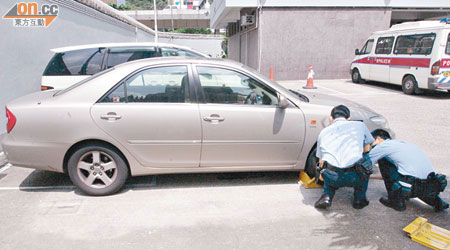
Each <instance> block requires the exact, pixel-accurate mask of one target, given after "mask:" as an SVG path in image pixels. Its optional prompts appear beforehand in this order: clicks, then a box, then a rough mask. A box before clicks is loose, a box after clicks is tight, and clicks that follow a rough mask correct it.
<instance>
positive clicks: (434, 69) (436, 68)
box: [431, 60, 441, 76]
mask: <svg viewBox="0 0 450 250" xmlns="http://www.w3.org/2000/svg"><path fill="white" fill-rule="evenodd" d="M440 66H441V60H439V61H436V62H435V63H434V64H433V66H431V75H432V76H434V75H437V74H439V69H440Z"/></svg>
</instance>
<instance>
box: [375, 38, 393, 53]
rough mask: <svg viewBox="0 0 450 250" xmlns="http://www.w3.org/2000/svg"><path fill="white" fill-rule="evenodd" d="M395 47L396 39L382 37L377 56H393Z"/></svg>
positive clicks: (379, 40) (378, 42)
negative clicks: (393, 47)
mask: <svg viewBox="0 0 450 250" xmlns="http://www.w3.org/2000/svg"><path fill="white" fill-rule="evenodd" d="M393 45H394V37H393V36H392V37H380V38H378V41H377V47H376V48H375V54H391V50H392V46H393Z"/></svg>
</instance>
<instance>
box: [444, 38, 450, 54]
mask: <svg viewBox="0 0 450 250" xmlns="http://www.w3.org/2000/svg"><path fill="white" fill-rule="evenodd" d="M445 54H447V55H450V34H448V38H447V47H445Z"/></svg>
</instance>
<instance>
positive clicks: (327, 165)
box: [325, 162, 355, 173]
mask: <svg viewBox="0 0 450 250" xmlns="http://www.w3.org/2000/svg"><path fill="white" fill-rule="evenodd" d="M325 168H328V169H329V170H331V171H334V172H341V173H346V172H354V171H355V167H354V166H351V167H349V168H338V167H335V166H333V165H331V164H330V163H328V162H325Z"/></svg>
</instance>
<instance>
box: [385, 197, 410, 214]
mask: <svg viewBox="0 0 450 250" xmlns="http://www.w3.org/2000/svg"><path fill="white" fill-rule="evenodd" d="M380 202H381V204H383V205H385V206H386V207H390V208H393V209H395V210H397V211H405V210H406V205H405V200H403V199H395V200H394V199H388V198H383V197H381V198H380Z"/></svg>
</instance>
